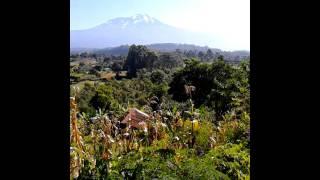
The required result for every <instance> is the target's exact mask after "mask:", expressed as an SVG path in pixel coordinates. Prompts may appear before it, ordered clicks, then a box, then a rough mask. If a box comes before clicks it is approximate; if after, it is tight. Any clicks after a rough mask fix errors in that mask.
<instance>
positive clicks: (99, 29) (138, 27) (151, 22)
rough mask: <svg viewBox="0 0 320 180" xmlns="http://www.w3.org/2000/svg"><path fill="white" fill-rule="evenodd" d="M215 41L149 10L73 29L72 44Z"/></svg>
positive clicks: (193, 42)
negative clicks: (166, 20)
mask: <svg viewBox="0 0 320 180" xmlns="http://www.w3.org/2000/svg"><path fill="white" fill-rule="evenodd" d="M215 41H216V39H214V38H213V37H209V35H207V34H204V33H197V32H192V31H188V30H184V29H181V28H177V27H173V26H170V25H168V24H165V23H163V22H161V21H159V20H157V19H156V18H153V17H151V16H149V15H146V14H137V15H134V16H131V17H118V18H113V19H110V20H108V21H107V22H105V23H102V24H100V25H97V26H95V27H92V28H89V29H83V30H72V31H70V47H71V48H105V47H112V46H114V47H115V46H120V45H123V44H142V45H145V44H156V43H183V44H199V45H208V44H209V43H208V42H211V43H210V44H212V42H215ZM217 44H218V43H217ZM217 46H218V45H217Z"/></svg>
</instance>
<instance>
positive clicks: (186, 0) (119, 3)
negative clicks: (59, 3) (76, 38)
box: [70, 0, 250, 50]
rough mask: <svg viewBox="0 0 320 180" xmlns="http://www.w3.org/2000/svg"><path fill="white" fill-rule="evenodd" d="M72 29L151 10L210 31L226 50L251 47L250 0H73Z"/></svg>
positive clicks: (190, 27) (164, 18)
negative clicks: (220, 40)
mask: <svg viewBox="0 0 320 180" xmlns="http://www.w3.org/2000/svg"><path fill="white" fill-rule="evenodd" d="M70 8H71V9H70V29H71V30H77V29H87V28H91V27H94V26H96V25H99V24H102V23H104V22H106V21H108V20H109V19H112V18H116V17H129V16H133V15H135V14H148V15H150V16H152V17H154V18H156V19H158V20H160V21H162V22H164V23H166V24H169V25H172V26H175V27H180V28H184V29H188V30H191V31H198V32H206V33H210V34H212V35H214V36H216V37H219V39H222V41H223V45H222V46H223V47H221V48H224V49H226V50H235V49H245V50H250V0H70Z"/></svg>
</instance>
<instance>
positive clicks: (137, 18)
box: [131, 14, 155, 24]
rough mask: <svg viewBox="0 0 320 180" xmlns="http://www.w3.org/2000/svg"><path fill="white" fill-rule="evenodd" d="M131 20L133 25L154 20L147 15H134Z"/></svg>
mask: <svg viewBox="0 0 320 180" xmlns="http://www.w3.org/2000/svg"><path fill="white" fill-rule="evenodd" d="M131 19H132V20H133V23H134V24H136V23H139V22H146V23H153V22H155V19H154V18H152V17H150V16H149V15H147V14H136V15H134V16H132V17H131Z"/></svg>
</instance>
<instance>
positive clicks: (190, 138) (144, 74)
mask: <svg viewBox="0 0 320 180" xmlns="http://www.w3.org/2000/svg"><path fill="white" fill-rule="evenodd" d="M177 53H178V52H177ZM207 54H208V53H204V54H202V55H200V56H203V59H205V58H206V56H207ZM209 54H210V52H209ZM84 58H87V57H84ZM166 58H167V59H168V61H167V62H166V61H164V62H163V63H162V64H161V62H162V61H161V60H160V59H166ZM170 58H171V59H170ZM179 58H180V57H178V56H177V57H176V56H172V57H161V56H159V54H157V53H154V52H151V51H149V50H148V49H147V48H146V47H144V46H131V47H130V51H129V54H128V56H127V58H126V60H125V62H124V61H121V62H124V65H123V66H121V67H123V69H122V70H128V71H129V70H130V73H128V74H127V75H123V77H122V78H120V79H117V78H115V77H114V78H110V79H108V80H105V79H102V78H99V76H101V75H100V74H103V73H104V68H95V66H90V65H88V69H86V70H89V71H90V70H91V69H93V68H95V69H96V72H95V74H91V75H92V77H91V79H90V80H88V79H86V80H81V78H83V77H84V76H89V74H90V73H89V74H86V73H84V72H81V71H79V69H77V68H75V69H74V70H75V71H74V72H72V73H73V75H78V76H79V78H78V79H77V80H76V81H75V83H74V84H72V87H71V96H72V98H71V103H70V107H71V111H70V132H71V139H70V140H71V149H70V158H71V161H70V168H71V169H70V173H71V174H70V178H71V179H250V170H249V169H250V138H249V135H250V134H249V131H250V108H249V106H250V103H249V100H250V96H249V95H250V89H249V72H250V69H249V61H248V60H246V61H242V62H241V63H240V64H230V63H227V62H226V61H224V59H223V57H221V56H218V57H216V58H215V59H214V60H212V62H202V61H199V60H198V59H193V58H190V59H186V60H185V61H182V59H179ZM180 60H181V61H180ZM108 61H110V62H108V63H111V64H112V63H115V61H113V60H110V59H109V60H108ZM101 62H105V61H101ZM116 62H117V61H116ZM118 62H119V61H118ZM156 62H157V63H160V64H161V65H160V66H159V64H157V63H156ZM168 62H175V63H176V62H179V63H176V64H174V65H173V66H169V65H170V63H168ZM90 67H91V68H90ZM119 69H120V64H119V66H118V65H114V69H113V70H111V72H108V73H111V74H112V73H115V71H118V72H119V73H120V70H119ZM119 76H120V75H119ZM131 108H137V109H140V110H141V111H143V112H145V113H147V114H148V115H149V116H150V122H149V123H147V125H145V126H143V127H144V128H141V129H139V128H133V127H132V126H131V125H130V122H129V124H127V125H126V126H123V124H121V123H120V122H121V120H122V119H123V118H124V117H125V116H126V115H127V113H128V111H129V110H130V109H131Z"/></svg>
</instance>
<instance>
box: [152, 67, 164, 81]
mask: <svg viewBox="0 0 320 180" xmlns="http://www.w3.org/2000/svg"><path fill="white" fill-rule="evenodd" d="M164 79H165V73H164V72H163V71H162V70H156V71H153V72H152V73H151V76H150V80H151V81H152V83H156V84H161V83H163V81H164Z"/></svg>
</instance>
